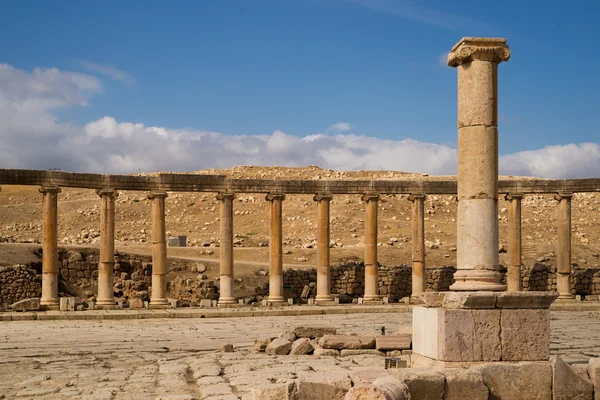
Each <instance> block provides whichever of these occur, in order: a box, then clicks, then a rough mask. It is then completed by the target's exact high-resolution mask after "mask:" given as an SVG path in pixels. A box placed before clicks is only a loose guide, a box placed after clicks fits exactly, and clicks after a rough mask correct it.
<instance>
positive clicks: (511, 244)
mask: <svg viewBox="0 0 600 400" xmlns="http://www.w3.org/2000/svg"><path fill="white" fill-rule="evenodd" d="M504 198H505V199H506V200H508V201H509V202H510V203H509V205H508V251H507V272H506V286H507V291H509V292H520V291H521V290H522V288H521V265H522V250H521V199H522V198H523V194H521V193H509V194H507V195H506V196H505V197H504Z"/></svg>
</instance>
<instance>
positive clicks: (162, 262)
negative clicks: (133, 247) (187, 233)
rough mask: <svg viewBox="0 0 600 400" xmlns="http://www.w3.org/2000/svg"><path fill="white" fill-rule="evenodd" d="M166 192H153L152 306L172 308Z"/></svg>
mask: <svg viewBox="0 0 600 400" xmlns="http://www.w3.org/2000/svg"><path fill="white" fill-rule="evenodd" d="M166 198H167V193H166V192H153V193H150V194H149V195H148V199H150V200H152V296H151V297H150V308H170V307H171V304H170V303H169V300H168V299H167V237H166V230H165V199H166Z"/></svg>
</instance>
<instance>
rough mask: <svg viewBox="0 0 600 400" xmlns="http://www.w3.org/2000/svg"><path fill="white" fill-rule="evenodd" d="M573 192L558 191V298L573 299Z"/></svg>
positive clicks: (556, 197)
mask: <svg viewBox="0 0 600 400" xmlns="http://www.w3.org/2000/svg"><path fill="white" fill-rule="evenodd" d="M572 197H573V193H559V194H557V195H556V196H555V199H556V200H558V246H557V248H556V259H557V268H556V289H557V291H558V294H559V296H558V298H559V299H573V298H575V296H574V295H572V294H571V198H572Z"/></svg>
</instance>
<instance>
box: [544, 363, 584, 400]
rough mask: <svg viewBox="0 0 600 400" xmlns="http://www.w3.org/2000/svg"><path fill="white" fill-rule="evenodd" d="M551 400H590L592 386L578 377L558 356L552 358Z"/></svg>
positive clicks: (581, 377)
mask: <svg viewBox="0 0 600 400" xmlns="http://www.w3.org/2000/svg"><path fill="white" fill-rule="evenodd" d="M550 362H551V363H552V399H553V400H592V398H593V396H594V385H593V384H592V382H591V381H590V380H589V379H587V378H584V377H583V376H581V375H578V374H577V373H576V372H575V371H574V370H573V368H572V367H571V366H570V365H569V364H567V363H566V362H564V361H563V359H562V358H560V357H559V356H552V357H551V359H550Z"/></svg>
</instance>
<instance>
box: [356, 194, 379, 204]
mask: <svg viewBox="0 0 600 400" xmlns="http://www.w3.org/2000/svg"><path fill="white" fill-rule="evenodd" d="M360 199H361V200H362V201H364V202H365V203H368V202H370V201H378V200H379V193H365V194H363V195H362V196H361V197H360Z"/></svg>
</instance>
